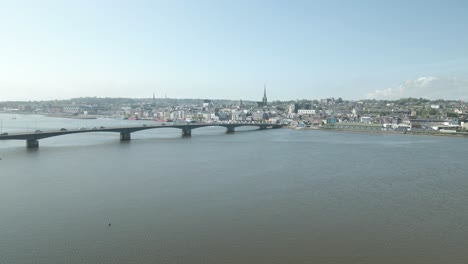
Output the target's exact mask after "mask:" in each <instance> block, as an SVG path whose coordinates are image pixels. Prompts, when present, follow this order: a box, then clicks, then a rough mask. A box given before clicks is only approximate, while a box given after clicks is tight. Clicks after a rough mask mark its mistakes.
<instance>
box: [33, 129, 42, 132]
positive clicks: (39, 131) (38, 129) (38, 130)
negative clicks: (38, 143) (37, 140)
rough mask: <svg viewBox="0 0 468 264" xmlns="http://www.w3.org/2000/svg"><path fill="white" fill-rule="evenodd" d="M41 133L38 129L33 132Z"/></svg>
mask: <svg viewBox="0 0 468 264" xmlns="http://www.w3.org/2000/svg"><path fill="white" fill-rule="evenodd" d="M41 132H42V131H41V130H39V129H38V130H36V131H34V133H41Z"/></svg>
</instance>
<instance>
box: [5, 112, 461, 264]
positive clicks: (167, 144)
mask: <svg viewBox="0 0 468 264" xmlns="http://www.w3.org/2000/svg"><path fill="white" fill-rule="evenodd" d="M0 122H1V131H2V132H13V131H25V130H29V131H34V130H36V129H41V130H46V129H59V128H62V127H65V128H77V127H83V126H85V127H92V126H106V127H110V126H120V125H136V124H138V123H140V124H141V123H144V122H141V121H120V120H112V119H97V120H73V119H61V118H51V117H43V116H35V115H10V114H0ZM146 123H148V124H150V122H146ZM243 130H244V131H239V132H236V133H234V134H225V133H224V129H223V128H217V127H212V128H200V129H196V130H194V131H193V132H192V137H191V138H182V137H181V131H180V130H178V129H170V128H165V129H154V130H146V131H141V132H137V133H133V134H132V140H131V141H130V142H123V143H121V142H120V141H119V135H118V134H113V133H86V134H75V135H67V136H60V137H55V138H49V139H42V140H40V147H39V149H36V150H28V149H26V147H25V142H24V141H0V158H1V160H0V217H1V218H0V219H1V220H0V263H38V264H42V263H44V264H45V263H47V264H49V263H87V264H104V263H195V264H198V263H200V264H201V263H216V264H219V263H268V264H271V263H281V264H284V263H308V264H310V263H334V264H335V263H369V264H371V263H372V264H377V263H378V264H385V263H411V264H416V263H421V264H428V263H437V264H439V263H451V264H453V263H460V264H461V263H468V139H466V138H454V137H434V136H411V135H390V134H364V133H342V132H329V131H310V130H309V131H304V130H290V129H275V130H265V131H258V130H253V129H250V130H249V129H243ZM109 223H111V225H110V226H109Z"/></svg>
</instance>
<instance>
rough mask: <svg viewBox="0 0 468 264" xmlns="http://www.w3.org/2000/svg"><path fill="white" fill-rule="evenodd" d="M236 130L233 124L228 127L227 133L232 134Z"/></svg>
mask: <svg viewBox="0 0 468 264" xmlns="http://www.w3.org/2000/svg"><path fill="white" fill-rule="evenodd" d="M234 132H235V127H233V126H229V127H226V133H227V134H232V133H234Z"/></svg>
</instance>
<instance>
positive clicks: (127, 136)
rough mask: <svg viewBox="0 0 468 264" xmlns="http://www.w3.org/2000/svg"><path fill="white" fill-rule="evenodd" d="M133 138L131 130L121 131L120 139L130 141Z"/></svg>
mask: <svg viewBox="0 0 468 264" xmlns="http://www.w3.org/2000/svg"><path fill="white" fill-rule="evenodd" d="M131 138H132V137H131V136H130V132H120V141H129V140H130V139H131Z"/></svg>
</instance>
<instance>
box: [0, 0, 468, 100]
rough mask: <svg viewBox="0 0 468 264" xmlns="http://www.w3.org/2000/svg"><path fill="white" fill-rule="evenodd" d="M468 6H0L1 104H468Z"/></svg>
mask: <svg viewBox="0 0 468 264" xmlns="http://www.w3.org/2000/svg"><path fill="white" fill-rule="evenodd" d="M467 80H468V1H450V0H446V1H430V0H426V1H397V0H392V1H377V0H376V1H312V0H309V1H274V0H270V1H257V0H246V1H242V0H236V1H221V0H218V1H203V0H194V1H175V0H168V1H137V0H132V1H131V0H128V1H116V0H112V1H101V0H100V1H95V0H91V1H85V0H80V1H46V0H41V1H35V0H34V1H21V0H11V1H10V0H3V1H1V2H0V101H4V100H40V99H63V98H70V97H81V96H98V97H105V96H108V97H139V98H141V97H151V96H152V94H153V92H156V97H164V94H167V96H168V97H177V98H214V99H215V98H220V99H221V98H225V99H244V100H260V99H261V97H262V95H263V85H264V84H266V85H267V91H268V97H269V100H275V99H301V98H306V99H319V98H325V97H342V98H344V99H362V98H378V99H380V98H398V97H406V96H413V97H426V98H439V97H442V98H447V99H463V100H468V81H467Z"/></svg>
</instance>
